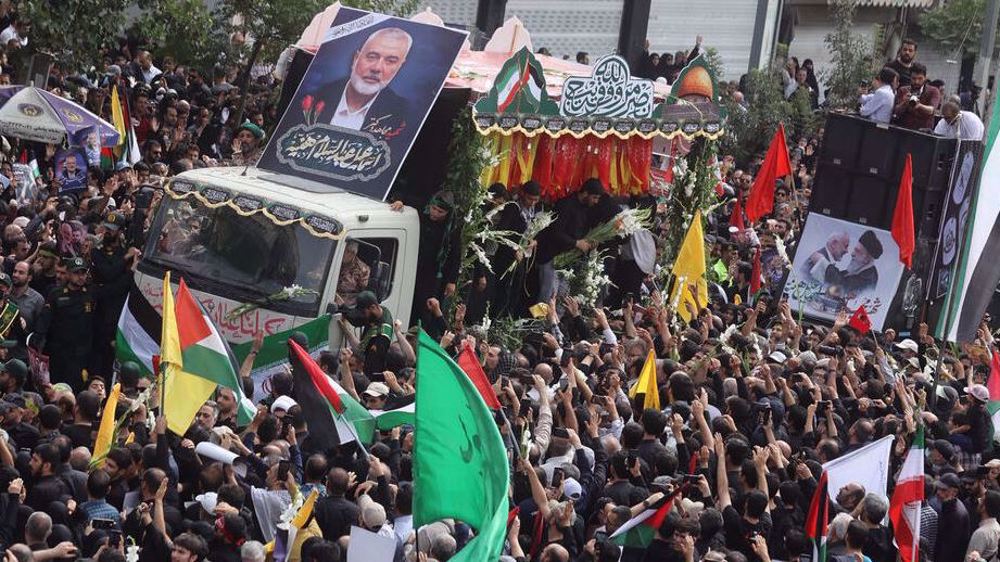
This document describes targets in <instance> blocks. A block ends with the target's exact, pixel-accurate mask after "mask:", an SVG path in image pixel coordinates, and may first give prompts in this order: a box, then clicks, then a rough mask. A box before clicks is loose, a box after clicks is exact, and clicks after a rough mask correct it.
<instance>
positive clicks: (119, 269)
mask: <svg viewBox="0 0 1000 562" xmlns="http://www.w3.org/2000/svg"><path fill="white" fill-rule="evenodd" d="M124 222H125V216H124V215H122V214H121V213H119V212H116V211H113V212H110V213H108V214H107V216H106V217H105V218H104V223H103V225H102V226H103V228H104V236H103V237H102V239H101V247H100V248H99V249H96V250H94V251H93V252H91V257H90V259H91V263H90V274H91V280H92V282H93V289H94V304H95V308H94V354H93V358H92V361H91V362H90V365H89V367H90V369H91V370H92V371H93V372H94V373H96V374H100V375H104V376H108V375H110V374H111V370H112V367H113V366H114V359H115V351H114V348H113V347H112V345H111V343H112V342H113V341H114V339H115V329H116V326H117V324H118V316H119V315H120V314H121V311H122V307H123V306H124V305H125V297H127V296H128V290H129V284H130V282H131V279H132V276H131V272H132V261H133V260H134V259H135V257H136V256H137V255H138V252H137V251H136V250H135V249H134V248H132V249H129V250H128V251H126V250H125V244H124V239H123V237H122V230H121V229H122V227H123V226H124Z"/></svg>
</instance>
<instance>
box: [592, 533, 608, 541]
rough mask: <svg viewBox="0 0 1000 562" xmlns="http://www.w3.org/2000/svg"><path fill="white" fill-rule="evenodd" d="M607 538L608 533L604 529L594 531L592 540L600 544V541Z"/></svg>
mask: <svg viewBox="0 0 1000 562" xmlns="http://www.w3.org/2000/svg"><path fill="white" fill-rule="evenodd" d="M606 540H608V533H607V532H605V531H597V532H596V533H594V542H595V543H597V544H601V543H602V542H604V541H606Z"/></svg>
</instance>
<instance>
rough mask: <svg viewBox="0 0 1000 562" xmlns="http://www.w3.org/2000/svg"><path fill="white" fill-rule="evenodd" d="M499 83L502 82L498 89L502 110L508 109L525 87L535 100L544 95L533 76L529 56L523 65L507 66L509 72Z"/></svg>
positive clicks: (499, 103) (499, 107)
mask: <svg viewBox="0 0 1000 562" xmlns="http://www.w3.org/2000/svg"><path fill="white" fill-rule="evenodd" d="M498 83H499V84H502V86H500V88H498V89H497V110H499V111H501V112H503V111H506V110H507V108H508V107H510V105H511V104H512V103H514V100H515V99H517V94H518V93H520V92H521V90H522V89H523V88H525V87H527V88H528V92H529V94H530V95H531V98H532V99H533V100H539V99H541V97H542V90H541V88H540V87H539V86H538V84H535V81H534V80H532V78H531V65H530V64H528V59H527V57H524V58H523V67H522V66H520V65H517V64H511V65H510V66H509V67H507V72H506V73H505V74H504V76H503V79H502V80H501V81H498Z"/></svg>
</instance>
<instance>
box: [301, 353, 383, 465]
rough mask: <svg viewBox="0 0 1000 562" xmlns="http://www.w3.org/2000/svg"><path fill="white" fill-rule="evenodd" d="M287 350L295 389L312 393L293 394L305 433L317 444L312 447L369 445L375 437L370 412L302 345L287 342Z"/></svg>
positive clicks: (323, 448)
mask: <svg viewBox="0 0 1000 562" xmlns="http://www.w3.org/2000/svg"><path fill="white" fill-rule="evenodd" d="M288 348H289V353H290V354H291V357H292V359H293V362H292V365H294V366H295V368H293V369H292V373H293V375H294V377H295V387H296V389H313V390H314V392H309V391H299V392H296V397H297V398H298V399H299V405H300V406H302V414H303V416H305V419H306V424H308V425H309V434H310V436H311V438H312V439H315V440H316V441H317V442H316V443H314V446H315V447H316V448H317V449H319V450H326V449H329V448H330V447H333V446H335V445H340V444H342V443H349V442H351V441H358V442H359V443H362V444H364V443H371V442H372V440H373V439H374V436H375V418H374V417H373V416H372V414H371V412H369V411H368V410H367V409H365V407H364V406H362V405H361V404H360V403H358V401H357V400H354V399H353V398H352V397H351V395H350V394H348V393H347V392H346V391H345V390H344V389H343V388H342V387H341V386H340V385H339V384H337V382H336V381H334V380H333V379H331V378H330V377H329V376H328V375H327V374H326V373H324V372H323V369H322V368H320V366H319V364H317V363H316V360H315V359H313V358H312V356H311V355H309V352H307V351H306V350H305V349H302V346H300V345H299V344H297V343H295V341H294V340H291V339H289V340H288ZM299 366H301V368H298V367H299Z"/></svg>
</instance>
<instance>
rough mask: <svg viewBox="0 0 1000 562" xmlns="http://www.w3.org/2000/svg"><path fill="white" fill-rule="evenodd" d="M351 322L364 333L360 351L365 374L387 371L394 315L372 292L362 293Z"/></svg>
mask: <svg viewBox="0 0 1000 562" xmlns="http://www.w3.org/2000/svg"><path fill="white" fill-rule="evenodd" d="M351 316H352V318H351V321H352V322H353V323H355V325H357V326H360V327H361V328H362V329H363V331H362V333H361V339H360V340H359V342H358V351H359V353H360V354H361V356H362V358H363V359H364V364H365V367H364V369H365V374H366V375H371V374H372V373H381V372H383V371H385V364H386V354H387V353H388V352H389V344H391V343H392V337H393V329H392V314H390V313H389V310H388V309H387V308H384V307H383V306H382V305H380V304H379V302H378V297H376V296H375V293H373V292H371V291H361V292H360V293H358V298H357V300H356V301H355V306H354V310H353V311H352V312H351Z"/></svg>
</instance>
